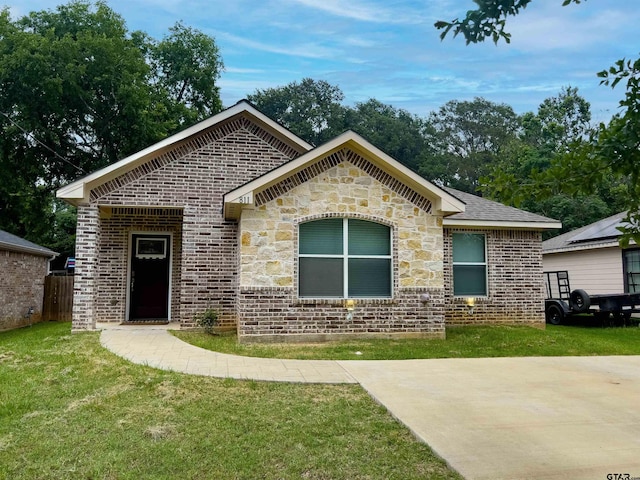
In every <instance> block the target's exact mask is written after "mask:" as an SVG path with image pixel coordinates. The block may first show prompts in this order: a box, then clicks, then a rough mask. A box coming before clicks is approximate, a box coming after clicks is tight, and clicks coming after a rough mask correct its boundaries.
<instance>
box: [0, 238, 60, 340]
mask: <svg viewBox="0 0 640 480" xmlns="http://www.w3.org/2000/svg"><path fill="white" fill-rule="evenodd" d="M48 262H49V258H47V257H43V256H40V255H32V254H30V253H23V252H14V251H9V250H0V271H2V276H1V277H0V331H2V330H10V329H12V328H17V327H22V326H25V325H29V324H30V323H35V322H39V321H40V320H41V318H42V300H43V295H44V277H45V276H46V275H47V270H48ZM30 308H33V310H34V312H33V314H32V315H31V316H30V317H29V315H28V314H27V313H28V312H29V309H30Z"/></svg>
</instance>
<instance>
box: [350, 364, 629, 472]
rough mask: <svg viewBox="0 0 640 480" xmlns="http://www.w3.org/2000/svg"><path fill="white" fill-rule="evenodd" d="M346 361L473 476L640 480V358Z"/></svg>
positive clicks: (366, 384) (423, 435) (380, 398)
mask: <svg viewBox="0 0 640 480" xmlns="http://www.w3.org/2000/svg"><path fill="white" fill-rule="evenodd" d="M339 363H340V365H342V366H343V367H344V368H345V369H346V370H347V372H348V373H350V374H351V375H352V376H353V377H354V378H355V379H356V380H357V381H358V382H359V383H360V384H361V385H362V386H363V387H364V388H365V389H366V390H367V391H368V392H369V393H370V394H371V395H372V396H373V397H374V398H375V399H376V400H377V401H379V402H380V403H381V404H383V405H384V406H385V407H387V408H388V409H389V411H390V412H391V413H392V414H393V415H394V416H395V417H397V418H398V419H399V420H400V421H401V422H402V423H404V424H405V425H407V426H408V427H409V428H410V429H411V430H412V431H413V432H414V433H415V434H416V435H417V436H418V437H419V438H420V439H421V440H423V441H424V442H426V443H427V444H429V445H430V446H431V447H432V448H433V450H434V451H435V452H436V453H437V454H438V455H440V456H441V457H442V458H444V459H445V460H446V461H447V462H448V463H449V465H451V467H453V468H454V469H456V470H457V471H458V472H460V473H461V474H462V475H464V476H465V477H466V478H467V479H487V480H489V479H490V480H497V479H570V480H575V479H589V480H608V479H616V480H621V479H632V478H634V477H638V478H640V357H627V356H625V357H546V358H545V357H536V358H487V359H446V360H403V361H346V362H345V361H342V362H339ZM615 474H623V475H621V476H615Z"/></svg>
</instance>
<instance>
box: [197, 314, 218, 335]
mask: <svg viewBox="0 0 640 480" xmlns="http://www.w3.org/2000/svg"><path fill="white" fill-rule="evenodd" d="M194 320H195V322H196V325H198V326H199V327H201V328H204V331H205V332H206V333H208V334H212V333H213V331H214V328H215V327H217V326H218V311H217V310H215V309H213V308H207V309H206V310H205V311H204V312H201V313H199V314H197V315H195V317H194Z"/></svg>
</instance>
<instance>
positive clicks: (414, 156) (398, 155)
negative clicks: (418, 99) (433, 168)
mask: <svg viewBox="0 0 640 480" xmlns="http://www.w3.org/2000/svg"><path fill="white" fill-rule="evenodd" d="M344 126H345V128H348V129H350V130H353V131H354V132H356V133H358V134H360V135H362V136H363V137H364V138H366V139H367V140H368V141H370V142H371V143H372V144H373V145H375V146H376V147H378V148H380V149H382V150H383V151H384V152H385V153H387V154H388V155H390V156H391V157H393V158H394V159H395V160H398V161H399V162H400V163H402V164H404V165H405V166H407V167H409V168H411V169H412V170H415V171H417V170H418V168H419V165H420V161H421V157H422V156H423V155H425V154H427V153H428V152H429V150H430V148H431V147H430V145H429V143H428V141H427V138H426V137H425V135H424V133H425V129H426V128H427V124H426V122H425V120H423V119H421V118H419V117H417V116H416V115H413V114H411V113H409V112H407V111H406V110H403V109H400V108H395V107H393V106H391V105H385V104H384V103H382V102H380V101H378V100H375V99H373V98H372V99H370V100H368V101H367V102H364V103H357V104H356V105H355V107H353V108H348V109H346V120H345V122H344Z"/></svg>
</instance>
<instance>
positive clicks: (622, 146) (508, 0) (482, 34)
mask: <svg viewBox="0 0 640 480" xmlns="http://www.w3.org/2000/svg"><path fill="white" fill-rule="evenodd" d="M474 1H475V3H476V4H477V5H478V8H477V9H476V10H471V11H469V12H468V13H467V17H466V18H465V19H464V20H458V19H455V20H453V21H451V22H445V21H439V22H436V24H435V27H436V28H437V29H441V30H443V32H442V34H441V38H444V37H446V35H447V34H448V33H449V32H451V31H453V34H454V36H456V35H458V34H460V33H462V34H463V35H464V37H465V39H466V41H467V44H469V43H471V42H473V43H476V42H481V41H483V40H484V39H485V38H489V37H490V38H492V39H493V41H494V42H498V40H499V39H500V38H503V39H504V40H506V41H507V42H509V39H510V34H508V33H506V32H505V31H504V28H505V23H506V18H507V17H508V16H510V15H517V14H518V13H520V10H521V9H523V8H525V7H526V5H527V4H529V3H530V2H531V0H474ZM570 3H581V0H564V1H563V2H562V5H563V6H566V5H568V4H570ZM598 76H599V77H600V78H601V79H602V80H601V83H602V84H604V85H608V86H611V88H615V87H616V86H617V85H618V84H620V83H621V82H623V83H626V91H625V96H624V98H623V99H622V100H620V102H619V104H620V107H621V113H619V114H618V115H615V116H614V117H613V118H612V119H611V121H610V122H609V123H608V124H604V123H602V124H600V125H599V126H598V127H597V129H595V131H590V132H588V135H587V136H586V137H587V138H582V137H580V138H578V137H576V133H575V132H571V129H572V128H573V127H575V126H578V127H579V124H580V120H579V119H580V117H582V118H584V115H583V114H584V109H583V107H581V106H580V105H579V104H576V103H574V107H576V108H575V109H574V110H573V119H574V120H577V121H578V123H575V122H574V123H573V124H565V125H564V128H565V132H567V133H568V134H569V135H568V136H567V137H566V138H565V139H564V144H563V146H564V151H563V152H558V153H562V154H561V155H558V156H556V157H554V158H553V159H552V160H551V165H550V167H549V168H547V169H546V170H544V171H535V172H532V174H531V176H530V178H529V180H530V182H529V183H528V185H525V188H524V189H522V191H521V192H520V193H519V194H517V195H516V194H515V193H514V192H515V188H514V186H513V185H514V183H515V181H516V179H517V177H516V175H514V174H513V173H508V172H507V173H503V172H499V173H498V175H497V178H496V179H494V182H495V183H496V187H493V194H494V195H496V194H501V193H506V195H507V196H511V197H513V198H515V196H520V197H528V196H533V197H537V198H548V197H549V196H550V195H552V194H554V193H557V192H563V193H567V194H570V195H589V194H591V193H592V192H593V191H594V189H599V188H601V185H602V184H603V183H605V184H606V181H607V180H610V179H613V181H614V184H615V185H616V189H618V190H622V189H623V188H624V189H626V195H625V196H624V198H623V208H621V210H623V211H626V212H627V217H626V220H627V222H628V225H627V226H626V227H625V228H623V229H622V233H623V236H622V238H621V245H622V246H628V245H629V242H630V241H631V239H634V240H635V242H636V243H640V169H639V168H638V165H640V59H635V60H627V59H624V58H623V59H620V60H618V61H617V62H615V64H614V65H613V66H611V67H609V68H608V69H606V70H603V71H601V72H599V73H598ZM567 94H568V95H567V97H569V96H571V94H572V92H571V91H569V90H568V91H567ZM550 106H552V107H553V108H554V109H555V110H563V108H564V107H565V105H562V104H560V105H558V104H554V105H550ZM567 113H568V112H567V111H566V109H565V112H564V116H565V118H572V117H571V115H567ZM579 128H581V127H579ZM583 134H584V132H583ZM567 140H569V141H568V142H567ZM622 186H624V187H622ZM620 187H622V188H620ZM612 213H615V212H612Z"/></svg>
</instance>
